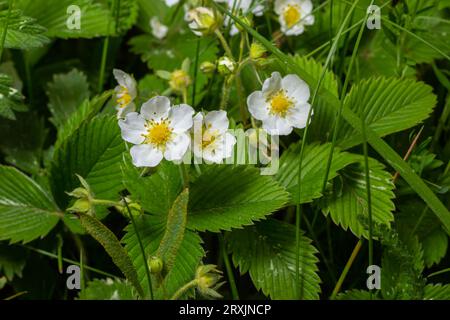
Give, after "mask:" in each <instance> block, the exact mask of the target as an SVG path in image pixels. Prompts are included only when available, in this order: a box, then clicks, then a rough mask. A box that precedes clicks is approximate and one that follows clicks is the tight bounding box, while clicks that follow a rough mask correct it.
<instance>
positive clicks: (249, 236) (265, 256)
mask: <svg viewBox="0 0 450 320" xmlns="http://www.w3.org/2000/svg"><path fill="white" fill-rule="evenodd" d="M295 243H296V241H295V227H294V226H292V225H290V224H287V223H284V222H281V221H278V220H274V219H268V220H265V221H261V222H258V223H257V224H256V225H255V226H252V227H247V228H245V229H243V230H234V231H233V232H232V233H230V234H229V237H228V245H229V249H230V251H231V252H232V254H233V262H234V264H235V265H236V266H239V268H240V271H241V274H243V273H246V272H250V277H251V278H252V281H253V284H254V285H255V287H256V288H257V289H258V290H262V292H263V293H264V294H265V295H267V296H270V297H271V298H272V299H275V300H282V299H297V298H298V290H297V288H298V286H300V287H301V290H300V291H302V298H303V299H308V300H310V299H318V298H319V293H320V286H319V284H320V278H319V276H318V274H317V271H318V267H317V263H318V261H319V259H318V258H317V257H316V256H315V254H316V253H317V250H316V249H315V248H314V247H313V246H312V244H311V240H310V239H308V238H307V237H306V236H304V235H303V232H301V237H300V246H299V252H296V245H295ZM297 254H299V256H300V283H296V281H295V278H296V272H295V265H296V255H297Z"/></svg>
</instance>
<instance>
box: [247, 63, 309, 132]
mask: <svg viewBox="0 0 450 320" xmlns="http://www.w3.org/2000/svg"><path fill="white" fill-rule="evenodd" d="M309 96H310V92H309V86H308V85H307V84H306V82H305V81H303V80H302V79H300V78H299V77H298V76H297V75H294V74H290V75H287V76H286V77H284V78H281V75H280V73H278V72H274V73H272V76H271V77H270V78H268V79H266V80H265V81H264V84H263V87H262V91H255V92H253V93H252V94H250V95H249V96H248V99H247V105H248V108H249V111H250V113H251V115H252V116H253V117H254V118H255V119H257V120H260V121H262V123H263V129H264V130H266V131H267V132H268V133H269V134H270V135H288V134H290V133H291V132H292V130H293V128H299V129H301V128H304V127H305V126H306V122H307V119H308V113H309V110H310V109H311V105H310V104H309V103H308V99H309Z"/></svg>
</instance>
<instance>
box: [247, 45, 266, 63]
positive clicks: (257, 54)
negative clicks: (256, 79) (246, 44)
mask: <svg viewBox="0 0 450 320" xmlns="http://www.w3.org/2000/svg"><path fill="white" fill-rule="evenodd" d="M266 53H267V50H266V48H265V47H264V46H263V45H262V44H260V43H259V42H253V43H252V45H251V46H250V59H252V60H259V59H261V58H263V57H264V56H265V55H266Z"/></svg>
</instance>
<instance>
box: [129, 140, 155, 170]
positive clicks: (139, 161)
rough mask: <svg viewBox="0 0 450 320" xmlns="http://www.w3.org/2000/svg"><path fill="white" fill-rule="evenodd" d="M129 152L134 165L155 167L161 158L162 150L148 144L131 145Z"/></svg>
mask: <svg viewBox="0 0 450 320" xmlns="http://www.w3.org/2000/svg"><path fill="white" fill-rule="evenodd" d="M130 154H131V158H133V164H134V165H135V166H136V167H156V166H157V165H158V164H159V163H160V162H161V160H162V159H163V154H162V152H161V151H160V150H158V149H156V148H154V147H152V146H151V145H150V144H140V145H137V146H133V147H131V149H130Z"/></svg>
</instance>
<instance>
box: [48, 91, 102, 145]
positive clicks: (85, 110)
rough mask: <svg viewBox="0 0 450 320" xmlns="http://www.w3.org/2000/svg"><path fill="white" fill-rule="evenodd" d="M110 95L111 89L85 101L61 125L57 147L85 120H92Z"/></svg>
mask: <svg viewBox="0 0 450 320" xmlns="http://www.w3.org/2000/svg"><path fill="white" fill-rule="evenodd" d="M110 96H111V91H107V92H105V93H103V94H101V95H99V96H95V97H94V98H92V99H91V100H85V101H83V102H82V103H81V105H79V106H78V107H77V109H76V110H75V112H73V113H72V114H71V115H70V117H69V118H68V119H67V121H66V122H65V123H64V124H63V125H62V126H60V127H59V129H58V135H57V139H56V143H55V149H58V148H59V147H60V145H61V144H62V143H63V142H64V141H65V140H66V139H67V138H68V137H69V136H71V135H72V134H73V133H74V132H75V131H76V130H77V129H78V128H79V127H80V126H81V125H82V124H83V123H84V122H86V121H89V120H91V119H92V118H93V117H94V116H95V115H97V114H98V113H99V112H100V110H101V108H102V107H103V105H104V104H105V102H106V101H107V100H108V99H109V97H110Z"/></svg>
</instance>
